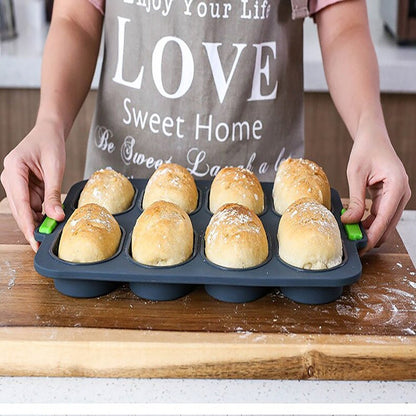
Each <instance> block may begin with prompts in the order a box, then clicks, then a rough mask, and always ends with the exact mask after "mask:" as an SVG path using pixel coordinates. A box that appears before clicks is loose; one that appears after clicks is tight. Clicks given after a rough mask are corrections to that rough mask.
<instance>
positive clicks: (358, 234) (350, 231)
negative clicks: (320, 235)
mask: <svg viewBox="0 0 416 416" xmlns="http://www.w3.org/2000/svg"><path fill="white" fill-rule="evenodd" d="M345 211H346V209H345V208H342V210H341V215H342V214H343V213H344V212H345ZM344 228H345V231H346V233H347V236H348V239H349V240H352V241H356V240H362V238H363V233H362V231H361V228H360V225H359V224H344Z"/></svg>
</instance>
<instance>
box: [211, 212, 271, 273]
mask: <svg viewBox="0 0 416 416" xmlns="http://www.w3.org/2000/svg"><path fill="white" fill-rule="evenodd" d="M268 253H269V247H268V242H267V236H266V232H265V230H264V227H263V224H262V222H261V221H260V219H259V217H258V216H257V215H256V214H255V213H254V211H252V210H251V209H249V208H247V207H245V206H243V205H240V204H225V205H223V206H222V207H221V208H220V209H219V210H218V211H217V212H216V213H215V214H214V215H213V216H212V218H211V221H210V222H209V224H208V227H207V229H206V231H205V255H206V257H207V259H208V260H210V261H212V262H213V263H215V264H218V265H220V266H224V267H230V268H235V269H245V268H248V267H254V266H257V265H259V264H261V263H263V261H264V260H266V258H267V255H268Z"/></svg>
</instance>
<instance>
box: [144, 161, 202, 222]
mask: <svg viewBox="0 0 416 416" xmlns="http://www.w3.org/2000/svg"><path fill="white" fill-rule="evenodd" d="M156 201H168V202H173V203H174V204H176V205H178V206H180V207H181V208H182V209H183V210H184V211H185V212H187V213H188V214H189V213H191V212H193V211H195V209H196V207H197V205H198V189H197V187H196V184H195V180H194V178H193V176H192V175H191V174H190V173H189V171H188V170H187V169H185V168H184V167H183V166H180V165H177V164H176V163H164V164H163V165H161V166H160V167H159V168H158V169H157V170H156V171H155V172H154V173H153V175H152V176H151V177H150V179H149V181H148V182H147V185H146V189H145V192H144V195H143V202H142V206H143V209H147V208H148V207H150V205H152V204H153V203H154V202H156Z"/></svg>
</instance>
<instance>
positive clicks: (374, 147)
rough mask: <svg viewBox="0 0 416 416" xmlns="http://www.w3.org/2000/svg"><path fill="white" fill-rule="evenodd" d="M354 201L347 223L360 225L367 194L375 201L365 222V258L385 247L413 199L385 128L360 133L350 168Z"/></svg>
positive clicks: (400, 163) (351, 191)
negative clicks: (374, 250)
mask: <svg viewBox="0 0 416 416" xmlns="http://www.w3.org/2000/svg"><path fill="white" fill-rule="evenodd" d="M347 177H348V183H349V194H350V201H349V206H348V209H347V211H346V212H345V213H344V215H342V217H341V220H342V221H343V222H344V223H354V222H359V221H360V220H361V219H362V218H363V215H364V211H365V197H366V190H367V191H368V194H369V196H370V198H371V200H372V205H371V210H370V214H369V215H368V217H367V218H365V219H364V220H363V226H364V228H365V230H366V233H367V237H368V244H367V246H366V247H365V248H364V249H363V250H362V251H361V253H360V254H361V255H362V254H364V253H365V252H367V251H369V250H371V249H372V248H373V247H378V246H379V245H380V244H382V243H383V242H384V241H386V239H387V238H388V236H389V235H390V233H391V232H392V231H393V230H394V228H395V227H396V225H397V223H398V222H399V220H400V217H401V215H402V212H403V209H404V208H405V206H406V204H407V202H408V201H409V199H410V195H411V192H410V187H409V179H408V177H407V174H406V171H405V169H404V167H403V164H402V162H401V161H400V159H399V158H398V156H397V155H396V153H395V151H394V149H393V147H392V145H391V143H390V140H389V138H388V136H387V133H386V131H385V129H384V128H383V127H382V126H364V127H361V128H360V129H359V131H358V134H357V136H356V138H355V140H354V145H353V147H352V150H351V154H350V159H349V162H348V168H347Z"/></svg>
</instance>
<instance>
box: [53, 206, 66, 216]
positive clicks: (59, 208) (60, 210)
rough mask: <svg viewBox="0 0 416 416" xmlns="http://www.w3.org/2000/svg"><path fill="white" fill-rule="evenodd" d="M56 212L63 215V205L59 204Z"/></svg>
mask: <svg viewBox="0 0 416 416" xmlns="http://www.w3.org/2000/svg"><path fill="white" fill-rule="evenodd" d="M55 212H56V213H57V214H58V215H62V214H63V213H64V211H63V209H62V207H60V206H59V205H57V206H56V207H55Z"/></svg>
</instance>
